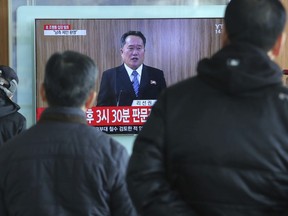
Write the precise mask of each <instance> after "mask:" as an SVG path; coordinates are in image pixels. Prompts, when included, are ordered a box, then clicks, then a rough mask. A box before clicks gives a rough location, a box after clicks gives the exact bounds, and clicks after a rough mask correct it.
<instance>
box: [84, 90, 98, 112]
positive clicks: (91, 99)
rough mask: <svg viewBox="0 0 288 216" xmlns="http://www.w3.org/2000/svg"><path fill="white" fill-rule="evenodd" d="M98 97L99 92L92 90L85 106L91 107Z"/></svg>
mask: <svg viewBox="0 0 288 216" xmlns="http://www.w3.org/2000/svg"><path fill="white" fill-rule="evenodd" d="M96 97H97V92H96V91H91V92H90V94H89V96H88V98H87V100H86V102H85V108H86V109H89V108H91V107H93V106H94V104H95V100H96Z"/></svg>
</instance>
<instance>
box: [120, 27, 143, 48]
mask: <svg viewBox="0 0 288 216" xmlns="http://www.w3.org/2000/svg"><path fill="white" fill-rule="evenodd" d="M130 35H133V36H138V37H140V38H141V39H142V41H143V44H144V47H145V45H146V38H145V36H144V35H143V34H142V32H140V31H128V32H126V33H124V34H123V35H122V37H121V39H120V42H121V48H123V47H124V45H125V43H126V38H127V37H128V36H130Z"/></svg>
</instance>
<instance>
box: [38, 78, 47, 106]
mask: <svg viewBox="0 0 288 216" xmlns="http://www.w3.org/2000/svg"><path fill="white" fill-rule="evenodd" d="M40 96H41V98H42V100H43V102H47V99H46V93H45V88H44V83H42V84H41V86H40Z"/></svg>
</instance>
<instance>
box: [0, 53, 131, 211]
mask: <svg viewBox="0 0 288 216" xmlns="http://www.w3.org/2000/svg"><path fill="white" fill-rule="evenodd" d="M96 75H97V70H96V66H95V64H94V62H93V61H92V59H91V58H90V57H88V56H86V55H83V54H80V53H78V52H74V51H65V52H63V53H55V54H53V55H52V56H51V57H50V58H49V60H48V62H47V64H46V67H45V76H44V83H43V85H42V87H41V92H40V94H41V96H42V98H43V100H44V101H47V102H48V108H47V109H45V110H44V112H43V113H42V115H41V117H40V120H39V121H38V122H37V123H36V125H34V126H32V127H31V128H29V129H28V130H26V131H25V132H23V133H21V134H20V135H18V136H16V137H14V138H12V139H11V140H9V141H8V142H7V144H6V145H4V146H3V147H2V148H1V149H0V215H1V216H16V215H22V216H40V215H41V216H56V215H61V216H96V215H99V216H100V215H101V216H116V215H117V216H134V215H135V214H136V213H135V209H134V207H133V205H132V203H131V200H130V197H129V195H128V192H127V188H126V183H125V173H126V165H127V163H128V153H127V151H126V149H125V148H124V147H123V146H122V145H120V144H119V143H118V142H116V141H115V140H114V139H112V138H111V137H110V136H109V135H107V134H105V133H103V132H100V131H98V130H97V129H96V128H94V127H92V126H89V125H88V124H87V121H86V114H85V111H86V108H89V107H91V106H92V105H93V104H94V101H95V98H96V91H95V85H96Z"/></svg>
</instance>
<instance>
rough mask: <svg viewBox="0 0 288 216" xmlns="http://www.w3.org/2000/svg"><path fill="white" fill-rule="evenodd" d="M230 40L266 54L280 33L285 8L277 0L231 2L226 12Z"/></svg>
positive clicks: (225, 19) (282, 26)
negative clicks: (253, 47) (247, 44)
mask: <svg viewBox="0 0 288 216" xmlns="http://www.w3.org/2000/svg"><path fill="white" fill-rule="evenodd" d="M224 22H225V28H226V31H227V34H228V38H229V40H230V41H231V42H232V43H233V42H237V41H238V42H246V43H249V44H253V45H256V46H257V47H260V48H261V49H264V50H265V51H269V50H270V49H271V48H272V47H273V46H274V45H275V42H276V40H277V38H278V37H279V36H280V34H281V33H282V32H283V30H284V27H285V22H286V12H285V8H284V7H283V5H282V4H281V2H280V1H279V0H231V1H230V2H229V3H228V5H227V8H226V11H225V17H224Z"/></svg>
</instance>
